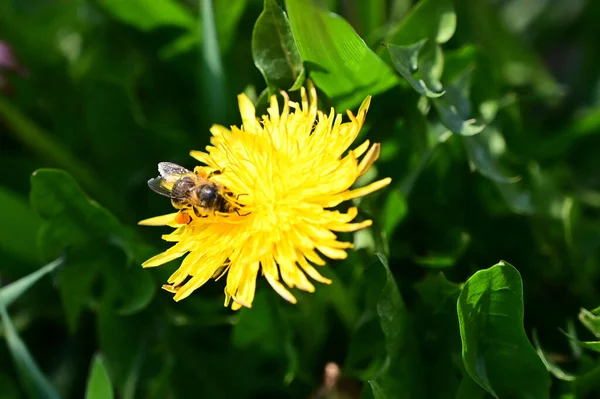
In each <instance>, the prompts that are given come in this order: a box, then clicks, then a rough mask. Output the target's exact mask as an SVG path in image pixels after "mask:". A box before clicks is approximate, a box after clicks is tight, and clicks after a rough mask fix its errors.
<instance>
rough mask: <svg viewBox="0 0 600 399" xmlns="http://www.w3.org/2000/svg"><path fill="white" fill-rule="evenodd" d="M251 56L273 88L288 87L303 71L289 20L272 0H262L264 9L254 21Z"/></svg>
mask: <svg viewBox="0 0 600 399" xmlns="http://www.w3.org/2000/svg"><path fill="white" fill-rule="evenodd" d="M252 58H254V64H255V65H256V67H257V68H258V69H259V70H260V72H261V73H262V74H263V77H264V78H265V81H266V82H267V84H268V85H269V86H270V87H271V88H273V89H276V88H282V89H288V88H290V87H292V86H293V85H294V82H295V81H296V80H297V79H298V77H299V76H300V75H302V74H303V72H304V66H303V64H302V57H301V56H300V53H299V52H298V46H296V42H295V41H294V35H293V34H292V29H291V27H290V22H289V20H288V18H287V15H286V13H285V12H284V11H283V10H282V9H281V8H280V7H279V6H278V5H277V3H276V2H275V0H265V2H264V10H263V12H262V13H261V14H260V15H259V17H258V19H257V20H256V23H255V24H254V30H253V31H252Z"/></svg>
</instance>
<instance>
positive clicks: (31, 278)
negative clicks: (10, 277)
mask: <svg viewBox="0 0 600 399" xmlns="http://www.w3.org/2000/svg"><path fill="white" fill-rule="evenodd" d="M63 262H64V259H63V258H62V257H60V258H58V259H56V260H54V261H52V262H50V263H48V264H47V265H46V266H44V267H42V268H40V269H38V270H36V271H35V272H33V273H31V274H28V275H27V276H25V277H23V278H20V279H19V280H17V281H15V282H12V283H10V284H8V285H7V286H5V287H2V288H0V302H2V303H3V304H4V306H5V307H8V306H9V305H10V304H11V303H13V302H14V301H15V300H16V299H17V298H19V297H20V296H21V295H23V294H24V293H25V292H26V291H27V290H28V289H29V288H30V287H31V286H32V285H34V284H35V283H37V282H38V281H39V280H40V279H41V278H42V277H44V276H45V275H46V274H48V273H50V272H52V271H53V270H54V269H56V268H57V267H58V266H60V265H62V263H63Z"/></svg>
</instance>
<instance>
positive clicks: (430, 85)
mask: <svg viewBox="0 0 600 399" xmlns="http://www.w3.org/2000/svg"><path fill="white" fill-rule="evenodd" d="M426 43H427V39H423V40H421V41H419V42H417V43H414V44H411V45H407V46H398V45H395V44H388V45H387V46H386V47H387V49H388V51H389V53H390V57H391V58H392V62H393V63H394V66H395V67H396V70H397V71H398V73H400V75H402V77H404V79H406V80H407V81H408V83H410V85H411V86H412V87H413V88H414V89H415V90H416V91H417V92H418V93H419V94H421V95H423V96H427V97H430V98H436V97H440V96H441V95H443V94H444V89H443V87H442V84H441V83H440V81H439V78H440V75H441V73H435V68H440V66H439V64H443V60H442V59H441V57H442V53H441V50H440V49H439V48H438V47H436V48H435V50H434V53H435V56H434V57H432V62H429V63H419V53H420V52H421V50H422V49H423V47H424V46H425V44H426ZM436 75H437V76H436Z"/></svg>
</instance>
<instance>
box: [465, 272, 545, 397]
mask: <svg viewBox="0 0 600 399" xmlns="http://www.w3.org/2000/svg"><path fill="white" fill-rule="evenodd" d="M457 306H458V318H459V323H460V336H461V340H462V345H463V353H462V356H463V363H464V366H465V369H466V370H467V371H468V373H469V375H470V376H471V377H472V378H473V379H474V380H475V381H477V383H478V384H479V385H481V386H482V387H483V388H484V389H485V390H486V391H487V392H488V393H490V394H491V395H492V396H494V397H497V398H504V397H513V398H530V397H534V398H549V390H550V377H549V375H548V372H547V371H546V368H545V367H544V364H543V363H542V361H541V360H540V358H539V356H538V355H537V353H536V351H535V349H534V348H533V346H532V345H531V343H530V342H529V340H528V339H527V335H526V333H525V329H524V327H523V286H522V282H521V276H520V274H519V272H518V271H517V269H515V268H514V267H513V266H511V265H510V264H508V263H506V262H500V263H498V264H497V265H495V266H492V267H491V268H489V269H485V270H480V271H478V272H477V273H475V274H474V275H473V276H471V278H469V280H468V281H467V282H466V283H465V285H464V287H463V289H462V292H461V294H460V297H459V299H458V305H457Z"/></svg>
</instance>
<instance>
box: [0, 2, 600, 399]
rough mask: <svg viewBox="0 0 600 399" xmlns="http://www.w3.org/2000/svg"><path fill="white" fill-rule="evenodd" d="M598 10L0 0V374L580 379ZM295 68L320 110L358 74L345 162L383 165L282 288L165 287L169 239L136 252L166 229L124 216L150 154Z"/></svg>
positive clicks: (585, 389)
mask: <svg viewBox="0 0 600 399" xmlns="http://www.w3.org/2000/svg"><path fill="white" fill-rule="evenodd" d="M599 19H600V3H598V2H596V1H584V0H557V1H539V0H513V1H493V0H420V1H412V0H395V1H384V0H369V1H359V0H350V1H331V0H322V1H319V0H265V1H263V0H198V1H181V0H143V1H142V0H127V1H122V0H82V1H41V0H0V170H1V171H2V173H1V176H2V177H0V316H1V321H2V323H1V328H0V337H1V338H2V339H1V340H0V341H1V344H2V345H0V398H3V399H4V398H11V399H12V398H21V397H31V398H57V397H64V398H78V399H79V398H83V397H87V398H90V399H96V398H111V397H117V398H125V399H132V398H150V399H152V398H157V399H158V398H160V399H164V398H217V399H218V398H307V397H309V395H311V393H317V392H319V393H320V394H322V393H323V391H324V389H325V388H324V387H325V385H326V384H324V383H323V373H324V370H325V366H326V364H327V363H328V362H334V363H336V364H337V365H339V367H340V368H341V371H342V377H341V380H340V381H339V383H338V384H337V389H338V391H339V392H342V393H344V394H346V395H347V396H346V397H348V398H358V397H365V398H376V399H383V398H385V399H394V398H402V399H406V398H416V399H420V398H423V399H427V398H440V399H446V398H447V399H477V398H491V397H497V398H563V399H565V398H596V397H600V353H599V352H600V341H599V340H600V308H598V306H599V305H600V288H599V287H600V156H599V155H598V149H599V148H600V135H599V133H600V91H599V87H600V73H599V71H600V68H599V67H598V66H599V64H600V51H599V50H598V49H599V47H598V38H599V37H600V24H598V20H599ZM306 79H311V80H312V81H313V82H314V84H315V86H316V88H317V90H318V93H319V99H320V105H321V109H322V110H323V111H325V112H328V111H329V108H330V107H331V106H334V107H336V110H337V111H338V112H339V113H344V112H345V110H346V108H350V109H351V110H352V111H356V108H357V107H358V105H359V104H360V102H361V101H362V100H363V99H364V98H365V97H366V96H367V95H373V99H372V103H371V108H370V110H369V113H368V116H367V121H366V125H365V127H364V129H363V131H362V132H361V137H360V138H359V140H358V141H357V143H356V145H358V144H360V141H361V140H364V139H369V140H371V141H373V142H380V143H382V146H381V156H380V159H379V161H378V162H377V163H376V164H375V167H374V168H372V169H371V170H369V172H368V173H367V174H366V175H364V176H362V177H361V179H360V182H359V184H361V185H362V184H366V183H369V182H371V181H373V180H375V179H377V178H383V177H386V176H390V177H392V179H393V181H392V184H391V185H390V186H389V187H388V188H386V189H385V190H382V191H381V192H378V193H376V194H374V195H371V196H369V197H366V198H364V199H360V200H359V201H357V204H358V205H359V208H360V210H361V214H360V215H359V219H361V220H363V219H366V218H369V219H373V221H374V223H373V226H372V227H371V228H369V229H366V230H363V231H360V232H357V233H354V234H352V235H351V234H347V235H345V238H346V239H347V240H352V241H354V244H355V249H354V250H352V251H350V252H349V256H348V258H347V259H345V260H343V261H329V262H328V267H327V268H325V269H319V271H322V273H323V275H324V276H326V277H327V278H330V279H331V280H332V281H333V283H332V284H331V285H322V284H317V285H316V292H315V293H313V294H306V293H303V292H298V291H297V290H294V295H296V296H297V298H298V304H297V305H291V304H289V303H287V302H285V301H284V300H283V299H281V298H280V297H279V296H277V294H275V293H274V292H273V291H272V290H271V288H270V287H269V286H268V284H267V283H266V282H265V281H264V280H263V279H262V278H259V280H258V284H257V294H256V298H255V301H254V304H253V307H252V309H242V310H241V311H239V312H232V311H230V310H229V309H227V308H224V307H223V285H224V282H223V281H222V280H221V281H217V282H210V283H208V284H206V285H205V286H204V287H203V288H202V289H200V290H198V291H196V292H195V293H194V294H193V295H192V296H190V297H189V298H187V299H185V300H184V301H182V302H178V303H175V302H173V301H172V299H171V294H168V293H166V292H163V291H160V290H159V289H158V288H159V287H160V285H161V284H163V283H164V282H165V281H166V280H167V278H168V276H169V275H170V274H171V273H172V272H173V271H174V270H175V267H176V266H177V264H178V262H180V261H179V260H176V261H173V262H172V263H171V264H167V265H164V266H162V267H159V268H155V269H142V268H141V266H140V265H141V263H142V262H143V261H144V260H146V259H147V258H149V257H150V256H152V255H154V254H156V253H158V252H160V251H162V250H164V249H166V248H167V244H166V243H164V242H163V241H161V240H160V236H161V235H162V234H165V233H167V232H169V231H170V229H168V228H157V227H154V228H150V227H144V228H142V227H139V226H137V222H138V221H139V220H141V219H145V218H149V217H152V216H156V215H160V214H165V213H168V212H171V211H172V208H171V205H170V204H169V201H168V200H167V199H165V198H163V197H160V196H158V195H155V194H154V193H152V192H151V191H150V190H149V188H148V187H147V184H146V182H147V180H148V179H149V178H151V177H154V176H156V174H157V171H156V165H157V163H158V162H160V161H172V162H177V163H179V164H182V165H184V166H186V167H188V168H192V167H193V166H195V161H194V160H193V159H191V158H190V157H189V156H188V154H189V151H190V150H202V149H203V148H204V147H205V146H206V145H207V144H208V143H209V139H210V134H209V131H208V128H209V127H210V126H211V125H212V124H213V123H221V124H224V125H226V126H229V125H234V124H238V125H239V123H240V122H241V121H240V117H239V114H238V111H237V108H236V104H237V103H236V95H237V94H239V93H241V92H245V93H246V94H248V95H249V96H250V97H251V98H252V99H253V100H255V102H256V103H257V110H258V112H261V113H262V112H263V111H264V109H265V104H266V100H267V95H268V94H272V93H276V92H278V91H279V90H282V89H283V90H289V91H291V93H290V96H291V97H293V98H294V99H297V98H298V93H297V92H296V90H297V89H299V88H300V86H301V85H302V84H304V83H305V81H306ZM27 198H29V201H28V200H27ZM210 244H211V243H210V242H207V243H206V245H210ZM500 259H506V261H507V262H504V261H500ZM498 262H500V263H498ZM508 262H510V264H509V263H508ZM493 265H495V266H493ZM511 265H514V266H511ZM588 309H589V310H588ZM317 397H323V396H317ZM326 397H333V396H332V395H329V396H326Z"/></svg>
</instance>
